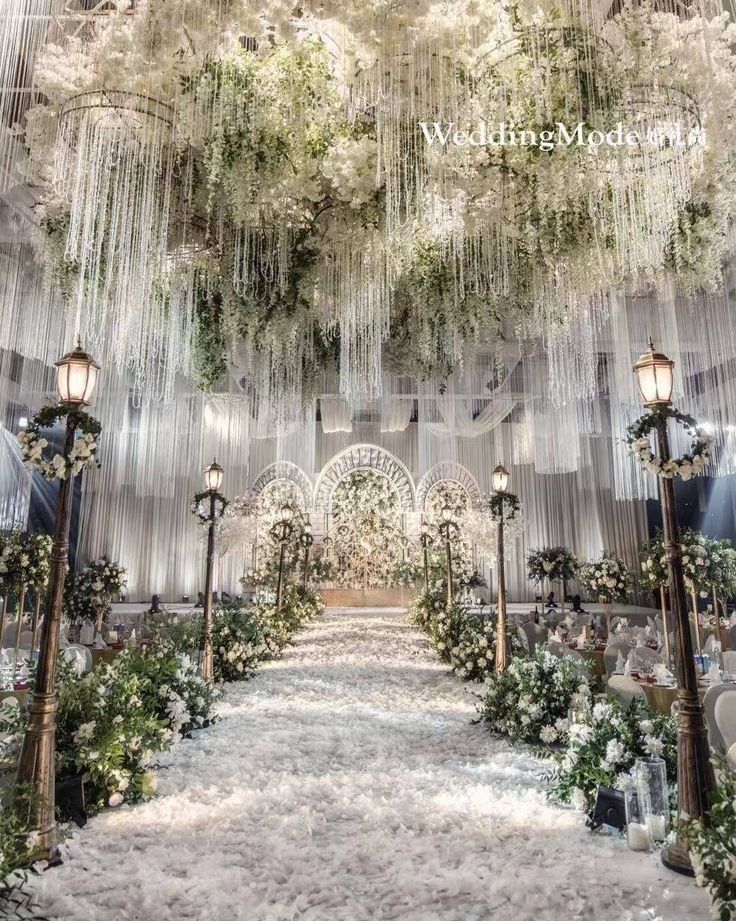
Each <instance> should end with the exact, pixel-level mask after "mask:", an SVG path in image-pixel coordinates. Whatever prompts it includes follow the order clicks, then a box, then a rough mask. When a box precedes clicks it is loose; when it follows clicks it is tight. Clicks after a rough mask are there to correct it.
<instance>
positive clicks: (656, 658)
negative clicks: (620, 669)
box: [629, 646, 664, 669]
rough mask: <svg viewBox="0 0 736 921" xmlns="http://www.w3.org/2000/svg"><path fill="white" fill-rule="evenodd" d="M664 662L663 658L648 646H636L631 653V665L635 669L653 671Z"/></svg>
mask: <svg viewBox="0 0 736 921" xmlns="http://www.w3.org/2000/svg"><path fill="white" fill-rule="evenodd" d="M663 661H664V660H663V659H662V656H661V655H660V654H659V653H658V652H656V651H655V650H654V649H650V648H649V647H648V646H635V647H634V648H633V649H632V650H631V652H630V653H629V663H630V665H631V668H633V669H651V668H652V666H653V665H660V664H661V663H662V662H663Z"/></svg>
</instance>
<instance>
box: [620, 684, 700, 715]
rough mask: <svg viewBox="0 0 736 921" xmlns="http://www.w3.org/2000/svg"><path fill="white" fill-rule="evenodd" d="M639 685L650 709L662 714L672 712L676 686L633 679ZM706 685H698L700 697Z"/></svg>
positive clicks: (675, 698)
mask: <svg viewBox="0 0 736 921" xmlns="http://www.w3.org/2000/svg"><path fill="white" fill-rule="evenodd" d="M634 680H635V681H636V683H637V684H638V685H639V687H640V688H641V689H642V690H643V691H644V696H645V697H646V699H647V703H648V704H649V707H650V709H652V710H655V711H656V712H657V713H661V714H662V715H663V716H670V714H671V713H672V704H673V703H674V702H675V701H676V700H677V687H676V686H674V687H665V686H664V685H660V684H650V683H649V682H648V681H643V680H639V679H636V678H635V679H634ZM707 690H708V687H707V686H705V685H698V694H699V696H700V699H701V701H702V699H703V698H704V697H705V692H706V691H707Z"/></svg>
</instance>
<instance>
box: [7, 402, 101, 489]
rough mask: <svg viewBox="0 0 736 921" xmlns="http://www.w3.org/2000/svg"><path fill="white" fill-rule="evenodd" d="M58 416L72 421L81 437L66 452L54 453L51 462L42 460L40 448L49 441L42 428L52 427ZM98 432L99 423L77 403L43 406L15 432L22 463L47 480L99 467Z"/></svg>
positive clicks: (58, 419) (44, 446)
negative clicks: (19, 430)
mask: <svg viewBox="0 0 736 921" xmlns="http://www.w3.org/2000/svg"><path fill="white" fill-rule="evenodd" d="M61 419H67V421H69V422H70V423H72V425H73V427H74V429H75V430H76V431H79V432H81V433H82V436H81V438H77V439H76V440H75V442H74V444H73V445H72V449H71V451H70V452H69V454H68V455H66V456H64V455H63V454H59V453H57V454H54V456H53V458H52V459H51V460H50V461H48V460H45V459H44V456H43V450H44V448H46V447H48V444H49V441H48V439H47V438H44V437H43V435H42V434H41V430H42V429H49V428H52V427H53V426H54V425H55V424H56V423H57V422H59V421H60V420H61ZM101 431H102V424H101V423H100V422H98V421H97V419H95V418H94V417H93V416H90V414H89V413H86V412H85V411H84V410H83V409H80V408H79V407H78V406H70V405H68V404H64V403H61V404H59V405H57V406H45V407H44V408H43V409H42V410H41V411H40V412H38V413H36V415H35V416H34V417H33V418H32V419H31V421H30V422H29V423H28V426H27V427H26V429H25V430H24V431H22V432H20V433H19V435H18V442H19V444H20V447H21V457H22V459H23V462H24V463H26V464H28V465H29V466H30V467H33V468H35V469H36V470H38V471H39V472H40V474H41V475H42V476H43V478H44V479H46V480H49V481H50V482H53V481H54V480H65V479H66V478H67V476H68V475H69V474H71V476H72V478H73V477H75V476H76V475H77V474H78V473H81V472H82V470H84V469H85V468H86V467H99V466H100V463H99V461H98V460H97V436H98V435H99V434H100V432H101Z"/></svg>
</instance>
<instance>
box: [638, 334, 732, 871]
mask: <svg viewBox="0 0 736 921" xmlns="http://www.w3.org/2000/svg"><path fill="white" fill-rule="evenodd" d="M674 364H675V363H674V362H673V361H671V360H670V359H669V358H668V357H667V356H666V355H663V354H662V353H661V352H655V351H654V345H653V343H651V342H650V343H649V350H648V351H647V352H645V353H644V354H643V355H642V356H641V357H640V358H639V360H638V361H637V362H636V364H635V365H634V373H635V374H636V380H637V384H638V386H639V391H640V393H641V397H642V400H643V402H644V405H645V406H646V407H647V408H648V409H649V410H650V411H651V413H652V415H653V416H654V420H655V429H656V433H657V452H658V454H659V457H660V458H662V459H664V458H668V457H669V456H670V446H669V437H668V435H667V415H666V414H665V413H664V412H663V410H664V409H665V408H666V407H668V406H669V405H670V403H671V402H672V400H671V396H672V369H673V367H674ZM659 497H660V503H661V505H662V524H663V531H664V552H665V556H666V557H667V566H668V569H669V587H670V599H671V607H672V615H673V619H674V622H675V669H676V672H677V685H678V691H677V798H678V814H679V815H683V814H687V815H688V816H690V817H691V818H693V819H699V818H700V817H701V816H703V815H706V814H707V813H708V811H709V807H710V802H709V797H710V792H711V791H712V789H713V787H714V784H715V779H714V776H713V769H712V767H711V764H710V760H709V750H708V736H707V733H706V727H705V717H704V713H703V705H702V703H701V702H700V697H699V696H698V679H697V676H696V672H695V662H694V660H693V646H692V638H691V636H690V618H689V616H688V610H687V599H686V594H685V580H684V578H683V572H682V545H681V544H680V526H679V523H678V520H677V508H676V506H675V489H674V484H673V482H672V479H671V478H665V477H659ZM696 616H697V615H696ZM662 862H663V863H664V864H665V866H667V867H669V868H670V869H671V870H676V871H677V872H679V873H686V874H688V875H692V874H693V869H692V865H691V863H690V857H689V854H688V852H687V848H686V847H685V845H684V844H683V842H682V841H680V840H678V841H677V842H676V843H675V844H674V845H672V846H670V847H666V848H664V849H663V851H662Z"/></svg>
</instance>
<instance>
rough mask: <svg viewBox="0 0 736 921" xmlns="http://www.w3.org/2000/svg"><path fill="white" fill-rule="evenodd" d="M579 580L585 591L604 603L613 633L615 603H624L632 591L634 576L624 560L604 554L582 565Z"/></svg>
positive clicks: (607, 625) (609, 632) (600, 602)
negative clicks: (612, 620) (612, 619)
mask: <svg viewBox="0 0 736 921" xmlns="http://www.w3.org/2000/svg"><path fill="white" fill-rule="evenodd" d="M578 581H579V582H580V587H581V588H582V589H583V591H584V592H585V593H586V594H587V595H588V596H589V597H590V598H595V600H596V601H597V602H598V603H599V604H602V605H603V606H604V608H605V612H606V627H607V629H608V635H609V636H610V635H611V613H612V611H613V605H614V604H623V603H624V602H625V601H626V599H627V598H628V596H629V592H630V591H631V583H632V577H631V572H630V570H629V567H628V566H627V565H626V563H624V561H623V560H620V559H618V558H617V557H614V556H606V554H605V553H604V554H603V556H602V557H601V558H600V559H599V560H596V561H594V562H593V561H591V562H587V563H584V564H583V565H582V566H581V567H580V572H579V574H578Z"/></svg>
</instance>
